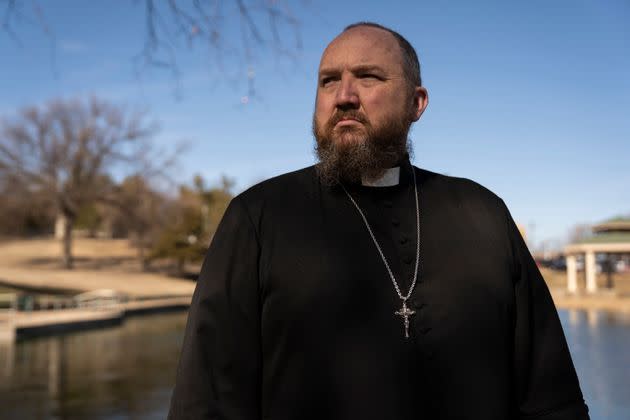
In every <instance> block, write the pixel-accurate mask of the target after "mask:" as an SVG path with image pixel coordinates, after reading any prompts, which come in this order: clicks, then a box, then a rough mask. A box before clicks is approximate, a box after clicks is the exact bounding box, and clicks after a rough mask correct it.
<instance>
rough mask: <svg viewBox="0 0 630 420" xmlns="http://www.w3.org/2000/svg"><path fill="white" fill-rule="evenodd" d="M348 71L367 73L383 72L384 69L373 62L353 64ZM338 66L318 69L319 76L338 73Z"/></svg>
mask: <svg viewBox="0 0 630 420" xmlns="http://www.w3.org/2000/svg"><path fill="white" fill-rule="evenodd" d="M350 71H351V72H352V73H355V74H356V73H369V72H376V73H381V74H382V73H384V72H385V70H383V68H382V67H379V66H377V65H374V64H360V65H358V66H354V67H352V68H351V69H350ZM339 72H340V71H339V68H337V67H328V68H326V67H325V68H323V69H321V70H320V71H319V76H320V77H321V76H330V75H334V74H338V73H339Z"/></svg>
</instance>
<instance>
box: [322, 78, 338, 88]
mask: <svg viewBox="0 0 630 420" xmlns="http://www.w3.org/2000/svg"><path fill="white" fill-rule="evenodd" d="M335 80H336V78H335V77H334V76H322V77H321V78H320V79H319V85H320V86H321V87H326V86H330V85H331V84H332V83H333V82H334V81H335Z"/></svg>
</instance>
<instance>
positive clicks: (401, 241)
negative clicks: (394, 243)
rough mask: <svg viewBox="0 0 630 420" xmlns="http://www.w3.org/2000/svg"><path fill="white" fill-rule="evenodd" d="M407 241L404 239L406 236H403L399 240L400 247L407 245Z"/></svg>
mask: <svg viewBox="0 0 630 420" xmlns="http://www.w3.org/2000/svg"><path fill="white" fill-rule="evenodd" d="M408 240H409V239H407V237H406V236H403V237H402V238H400V240H399V242H400V244H401V245H404V244H406V243H407V241H408Z"/></svg>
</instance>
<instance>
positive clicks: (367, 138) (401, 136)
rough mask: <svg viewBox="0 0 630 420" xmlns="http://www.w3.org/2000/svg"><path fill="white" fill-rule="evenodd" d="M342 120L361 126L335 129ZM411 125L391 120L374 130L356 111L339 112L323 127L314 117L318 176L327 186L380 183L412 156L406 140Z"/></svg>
mask: <svg viewBox="0 0 630 420" xmlns="http://www.w3.org/2000/svg"><path fill="white" fill-rule="evenodd" d="M343 118H353V119H356V120H357V121H359V122H360V123H361V124H362V126H356V125H354V124H353V125H351V126H343V127H336V124H337V123H338V122H339V121H341V120H342V119H343ZM410 125H411V123H410V121H409V120H408V119H406V118H399V119H396V120H394V119H392V120H390V121H388V122H387V123H386V124H383V125H382V126H379V127H376V128H375V127H374V126H372V124H371V123H370V121H369V120H368V119H367V118H366V117H365V116H364V115H363V114H361V113H359V112H358V111H355V110H351V111H337V112H336V113H335V114H334V115H333V116H332V117H331V118H330V119H329V120H328V121H327V122H326V123H325V124H323V127H321V126H319V125H318V124H317V121H316V119H315V116H313V136H314V137H315V141H316V144H315V152H316V154H317V157H318V159H319V164H318V165H317V166H316V169H317V174H318V176H319V178H320V180H321V182H322V183H323V184H324V185H328V186H332V185H336V184H338V183H340V182H347V183H351V184H357V183H360V182H361V180H362V179H363V178H365V179H367V180H374V179H378V178H380V177H381V176H383V174H384V173H385V171H386V170H387V169H389V168H391V167H394V166H396V165H397V164H399V163H400V161H401V160H402V159H403V158H404V157H405V156H406V155H407V154H408V153H409V144H410V142H409V141H408V139H407V135H408V134H409V127H410Z"/></svg>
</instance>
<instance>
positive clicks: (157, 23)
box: [0, 0, 308, 98]
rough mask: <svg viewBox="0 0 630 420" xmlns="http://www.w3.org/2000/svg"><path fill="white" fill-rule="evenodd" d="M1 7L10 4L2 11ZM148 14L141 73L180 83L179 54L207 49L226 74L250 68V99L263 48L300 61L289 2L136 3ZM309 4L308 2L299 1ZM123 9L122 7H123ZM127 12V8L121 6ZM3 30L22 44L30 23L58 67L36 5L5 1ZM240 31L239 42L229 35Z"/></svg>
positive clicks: (137, 61) (138, 61)
mask: <svg viewBox="0 0 630 420" xmlns="http://www.w3.org/2000/svg"><path fill="white" fill-rule="evenodd" d="M2 3H4V4H5V7H4V10H2V8H1V7H2ZM133 3H140V4H141V6H142V7H143V9H144V27H145V30H144V41H143V42H141V43H140V44H139V45H141V47H139V52H138V54H137V55H136V56H135V57H133V62H134V67H135V69H136V74H137V75H138V76H139V75H141V74H142V73H143V71H144V70H145V69H146V68H147V67H154V68H163V69H165V70H167V71H169V72H170V73H171V75H172V77H173V80H174V81H175V83H176V84H178V83H179V80H180V73H181V68H180V66H179V64H178V50H180V46H181V45H182V44H183V45H186V46H187V47H188V48H189V49H193V48H194V47H195V46H196V45H201V46H202V47H203V51H204V54H207V56H208V58H209V59H210V60H211V62H213V63H215V64H216V65H217V66H218V68H219V69H220V70H223V71H225V70H226V61H230V60H234V59H235V60H236V61H237V62H239V63H241V64H242V65H239V68H244V69H246V73H245V71H243V72H241V74H247V81H248V94H247V96H245V98H248V97H251V96H255V95H256V92H255V88H254V77H255V72H254V63H255V61H256V54H257V52H258V51H261V50H263V49H266V50H269V51H270V52H271V53H273V54H275V55H277V56H282V57H289V58H291V59H295V58H296V56H297V53H298V52H299V51H300V50H301V49H302V39H301V34H300V22H299V20H298V18H297V17H296V15H295V14H294V12H293V10H292V7H291V4H290V3H294V4H295V3H296V2H295V1H294V2H291V1H288V0H284V1H283V0H231V1H220V0H166V1H156V0H136V1H134V2H131V1H130V2H129V7H131V6H132V5H133ZM300 3H301V4H302V5H305V4H306V3H308V2H307V1H306V0H302V1H301V2H300ZM118 6H119V5H117V7H118ZM119 10H120V12H121V13H125V11H126V9H125V8H124V7H119ZM2 12H3V15H1V14H0V18H2V21H1V22H0V30H2V31H3V32H5V33H6V34H7V35H8V36H9V37H10V38H12V39H13V40H15V42H17V43H18V44H20V43H21V42H20V37H19V32H20V31H19V27H20V26H21V25H24V24H27V25H30V26H31V27H39V28H40V29H41V30H42V31H43V33H44V34H46V36H47V37H48V39H49V40H50V42H51V56H52V57H53V58H52V60H51V62H52V63H53V67H54V61H55V60H54V57H55V44H56V42H55V39H56V36H55V31H54V28H53V27H52V25H50V24H49V23H48V22H47V20H46V18H45V14H44V12H43V11H42V7H41V6H40V5H39V3H38V2H37V0H33V1H32V2H27V1H26V0H0V13H2ZM235 29H236V30H237V32H238V34H239V35H237V37H236V39H234V35H233V34H231V33H230V34H228V32H229V31H234V30H235Z"/></svg>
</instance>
